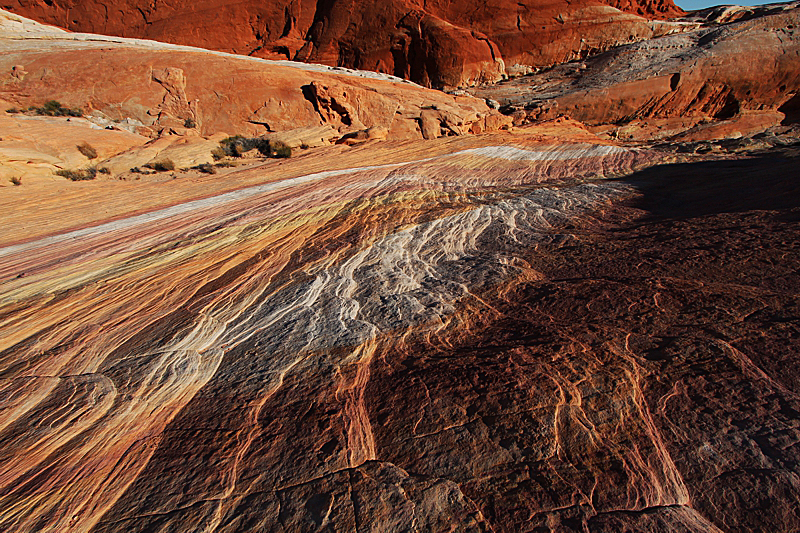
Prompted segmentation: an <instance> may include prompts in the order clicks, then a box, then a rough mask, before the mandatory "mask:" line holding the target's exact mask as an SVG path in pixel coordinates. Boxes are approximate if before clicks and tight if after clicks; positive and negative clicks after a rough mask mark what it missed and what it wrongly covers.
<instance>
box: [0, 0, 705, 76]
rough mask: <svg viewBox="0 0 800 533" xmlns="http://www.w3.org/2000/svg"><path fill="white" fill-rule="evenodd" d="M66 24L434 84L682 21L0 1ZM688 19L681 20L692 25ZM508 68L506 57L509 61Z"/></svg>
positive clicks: (560, 7)
mask: <svg viewBox="0 0 800 533" xmlns="http://www.w3.org/2000/svg"><path fill="white" fill-rule="evenodd" d="M3 8H4V9H8V10H10V11H13V12H14V13H17V14H20V15H23V16H26V17H31V18H33V19H35V20H38V21H41V22H46V23H48V24H53V25H56V26H60V27H63V28H67V29H69V30H72V31H79V32H90V33H99V34H105V35H117V36H123V37H136V38H145V39H153V40H157V41H162V42H169V43H176V44H186V45H192V46H198V47H202V48H210V49H214V50H221V51H226V52H234V53H237V54H244V55H251V56H255V57H264V58H271V59H292V60H298V61H306V62H313V63H322V64H326V65H332V66H343V67H349V68H358V69H366V70H373V71H377V72H385V73H389V74H394V75H396V76H399V77H403V78H408V79H411V80H413V81H415V82H418V83H421V84H423V85H428V86H433V87H458V86H462V85H472V84H475V83H480V82H485V81H497V80H499V79H501V78H502V77H503V76H504V75H505V74H506V68H507V67H508V68H509V70H510V71H511V72H516V71H519V70H520V67H521V66H545V65H552V64H555V63H558V62H562V61H566V60H569V59H572V58H574V57H581V56H583V55H586V54H588V53H590V52H597V51H599V50H605V49H608V48H610V47H613V46H616V45H618V44H620V43H626V42H633V41H637V40H641V39H647V38H650V37H653V36H655V35H663V34H665V33H670V32H673V31H679V30H681V29H682V28H683V27H684V26H685V25H686V24H690V23H683V24H680V23H670V22H663V21H661V20H660V19H664V18H665V17H668V16H675V15H679V14H681V13H682V11H681V10H680V9H679V8H677V7H676V6H675V5H674V4H673V2H672V0H608V1H607V2H603V1H602V0H582V1H581V2H571V1H568V0H554V1H553V0H519V1H515V2H510V1H506V0H494V1H492V2H483V1H475V0H437V1H435V2H429V1H425V2H420V1H417V0H388V1H385V2H378V3H373V2H364V1H360V2H356V1H343V0H324V1H317V0H314V1H311V0H292V1H289V0H268V1H253V0H246V1H244V2H226V1H220V0H201V1H199V2H186V1H179V2H150V1H149V0H124V1H120V2H115V3H114V5H113V8H111V7H109V6H108V5H107V4H106V3H104V2H101V1H99V0H78V1H74V0H52V1H47V2H41V1H39V0H8V1H7V2H5V3H4V4H3ZM690 25H691V24H690ZM512 67H513V68H512Z"/></svg>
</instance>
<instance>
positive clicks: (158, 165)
mask: <svg viewBox="0 0 800 533" xmlns="http://www.w3.org/2000/svg"><path fill="white" fill-rule="evenodd" d="M145 168H152V169H153V170H155V171H156V172H168V171H170V170H175V163H174V162H173V161H172V159H162V160H161V161H154V162H152V163H147V164H146V165H145Z"/></svg>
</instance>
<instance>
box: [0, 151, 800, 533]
mask: <svg viewBox="0 0 800 533" xmlns="http://www.w3.org/2000/svg"><path fill="white" fill-rule="evenodd" d="M461 139H462V140H459V142H457V143H453V142H451V143H450V144H445V143H442V142H441V141H436V142H437V143H439V144H438V145H437V146H438V152H432V151H430V150H429V151H428V152H427V154H425V152H424V151H423V152H421V153H417V155H416V156H414V157H409V158H407V159H406V160H405V161H403V160H400V161H398V160H397V159H396V155H394V156H392V157H387V156H386V155H385V154H386V152H381V151H380V150H374V151H372V152H371V153H372V160H371V161H370V163H371V165H370V166H358V167H347V168H341V169H338V170H336V169H330V170H323V171H316V172H311V173H308V172H302V171H298V170H297V169H302V168H305V167H304V165H306V164H307V163H306V162H304V161H303V160H302V158H299V159H297V160H292V161H290V162H288V163H286V164H284V165H282V166H275V164H274V163H268V164H265V165H263V166H262V167H259V168H256V169H251V170H244V171H242V172H241V173H242V174H244V175H246V176H249V177H250V178H251V179H254V180H255V181H256V182H255V183H252V184H250V185H248V186H244V187H240V188H235V189H232V190H231V189H230V188H229V189H228V190H218V191H217V192H215V193H213V194H206V195H204V196H202V197H200V198H194V199H191V200H189V201H181V202H176V203H172V204H169V205H165V206H162V207H159V208H157V209H149V210H146V211H145V212H143V213H140V214H133V215H126V216H117V217H116V218H113V219H111V220H105V221H103V222H102V223H97V222H95V223H91V224H86V225H84V226H82V227H73V228H72V229H70V230H68V231H64V230H61V231H57V232H52V233H50V234H49V235H38V236H35V237H33V238H28V239H27V240H22V241H21V242H17V243H16V244H9V245H6V246H4V247H3V248H0V279H2V280H3V281H2V285H1V286H0V321H2V322H0V324H1V325H0V327H1V328H2V330H3V332H4V334H3V336H2V339H1V340H0V391H2V392H0V394H2V395H3V396H2V397H3V402H2V410H0V450H2V451H1V452H0V464H2V468H0V472H2V474H0V509H2V511H0V528H2V529H4V530H14V531H93V532H98V533H99V532H112V531H127V532H130V531H207V532H211V531H219V532H223V531H224V532H232V531H287V530H290V531H318V530H334V531H367V530H372V531H433V530H457V531H504V532H505V531H508V532H512V531H514V532H519V531H540V530H543V529H550V530H553V529H556V530H562V531H587V530H588V531H608V530H637V531H640V530H644V531H689V532H701V531H712V532H713V531H725V530H731V529H736V528H738V527H743V528H749V529H764V530H766V529H769V530H772V531H790V530H791V528H792V524H797V523H798V520H800V516H798V515H797V508H796V505H794V502H796V500H797V497H798V495H800V494H798V491H797V481H796V480H797V476H798V475H800V472H798V468H797V461H796V456H797V444H798V442H800V429H799V428H798V416H797V413H798V409H800V403H799V402H798V397H797V391H798V381H797V378H798V376H797V375H796V372H793V371H791V370H789V371H782V370H781V369H782V368H789V369H790V368H794V366H792V365H791V364H789V363H791V362H792V361H793V357H794V355H793V354H795V353H797V351H796V348H797V346H796V344H797V338H798V336H797V335H796V333H797V331H798V328H800V317H798V315H797V308H798V307H797V300H798V297H800V295H798V294H797V286H798V281H800V280H797V279H796V278H797V271H798V269H797V267H798V264H800V249H798V247H797V246H796V244H795V243H796V242H798V241H797V239H795V238H793V236H795V235H797V232H798V229H800V228H798V224H797V217H796V212H795V211H796V210H797V208H799V207H800V206H798V205H797V201H796V200H797V198H800V195H798V194H795V193H796V192H797V191H796V185H795V181H786V180H782V179H778V178H776V176H778V175H781V176H784V175H786V173H791V172H793V173H794V174H792V175H794V176H796V174H797V170H796V169H797V167H796V164H795V163H796V161H794V160H778V161H777V163H773V165H772V166H771V168H770V174H769V176H763V175H760V174H758V171H757V170H756V169H757V168H759V167H758V166H757V163H755V164H754V163H752V162H750V163H748V162H745V163H743V164H742V165H744V166H739V167H736V166H731V164H730V163H728V164H726V165H722V167H721V168H722V171H720V170H719V169H715V168H714V167H708V164H707V165H706V167H700V168H695V167H693V166H691V165H689V166H684V167H678V168H673V167H672V166H669V165H666V166H661V167H656V168H650V169H649V170H644V171H642V172H640V173H639V174H637V175H636V176H635V177H633V178H630V179H627V180H598V179H597V178H599V177H613V176H625V175H629V174H631V173H632V172H634V171H636V170H638V169H642V168H645V167H652V165H654V164H656V163H658V162H659V161H660V160H661V159H662V158H663V155H661V154H658V153H656V152H651V151H643V150H632V149H626V148H622V147H619V146H615V145H603V144H597V143H587V142H567V141H561V142H558V143H554V142H553V140H552V139H551V140H550V141H546V140H541V139H540V140H537V139H535V138H533V137H527V138H526V137H522V136H521V137H518V138H517V140H516V141H512V142H506V143H503V144H491V140H492V138H490V137H486V138H482V139H481V138H472V139H471V140H470V139H467V140H470V142H469V143H467V142H465V141H464V140H463V139H465V138H461ZM356 153H366V152H356ZM404 153H407V154H410V153H412V152H404ZM381 154H384V155H381ZM711 165H713V164H711ZM761 168H763V162H762V167H761ZM293 169H295V170H293ZM697 173H702V175H703V176H716V178H715V180H716V181H713V182H708V181H707V180H706V181H704V182H703V184H702V187H700V188H697V187H694V186H693V185H692V183H691V178H692V176H696V175H697ZM754 175H759V176H761V177H762V178H765V179H764V180H759V179H752V177H753V176H754ZM676 177H682V178H683V181H681V180H680V179H677V178H676ZM207 179H209V180H210V179H212V178H207ZM234 179H235V177H232V178H231V180H232V181H231V183H233V180H234ZM242 179H244V178H242ZM174 183H175V184H174V185H172V187H173V188H181V187H186V188H189V187H193V186H195V185H193V184H191V183H185V184H181V183H179V182H174ZM91 186H93V184H88V185H87V187H91ZM217 186H219V185H217ZM153 187H154V186H153ZM676 187H677V189H676ZM726 187H727V188H730V190H732V191H735V194H730V195H728V196H727V197H726V196H723V195H721V194H720V190H723V189H724V188H726ZM793 187H794V188H793ZM676 190H680V191H682V195H683V196H681V197H678V198H677V199H675V200H670V198H671V197H672V196H673V194H674V191H676ZM150 196H152V195H150ZM776 199H782V200H780V201H778V200H776ZM764 206H771V209H773V211H764ZM65 209H66V208H65ZM774 210H777V211H774ZM647 217H649V218H647ZM29 235H35V233H29ZM723 243H724V246H723ZM766 498H769V505H770V509H771V512H769V513H752V512H750V511H748V510H750V509H753V508H757V507H758V506H759V505H767V503H766Z"/></svg>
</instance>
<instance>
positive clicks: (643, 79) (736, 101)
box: [472, 2, 800, 140]
mask: <svg viewBox="0 0 800 533" xmlns="http://www.w3.org/2000/svg"><path fill="white" fill-rule="evenodd" d="M798 6H800V4H798V3H797V2H795V3H789V4H784V5H780V6H776V7H772V8H765V9H763V10H761V11H758V10H757V11H756V12H755V13H753V12H750V15H751V17H750V18H749V19H748V20H746V21H742V22H733V23H729V24H724V25H721V26H719V27H716V28H709V29H702V30H696V31H692V32H687V33H682V34H680V35H671V36H666V37H661V38H658V39H652V40H649V41H644V42H641V43H637V44H633V45H629V46H623V47H620V48H617V49H615V50H613V51H610V52H607V53H605V54H602V55H600V56H597V57H594V58H591V59H588V60H586V61H582V62H572V63H567V64H564V65H559V66H558V67H555V68H553V69H550V70H548V71H545V72H542V73H539V74H535V75H532V76H527V77H524V78H520V79H517V80H512V81H509V82H507V83H504V84H500V85H497V86H493V87H486V88H482V89H476V90H473V91H472V92H473V94H476V95H478V96H482V97H485V98H492V99H494V100H496V101H498V102H499V103H500V104H501V105H505V106H508V108H507V109H506V112H507V113H509V114H512V115H513V116H514V117H515V121H516V123H518V124H521V123H525V122H526V121H531V120H534V121H535V120H541V119H547V118H553V117H556V116H559V115H566V116H569V117H571V118H573V119H576V120H579V121H582V122H584V123H586V124H588V125H593V126H602V125H613V128H601V129H606V130H610V131H613V133H614V134H615V135H618V136H619V137H620V138H624V139H631V140H647V139H653V138H667V137H672V136H676V135H678V134H684V137H683V138H684V139H685V138H696V139H699V138H704V139H713V138H723V137H726V136H742V135H747V134H750V133H753V132H756V131H761V130H764V129H767V128H769V127H771V126H775V125H777V124H780V123H781V122H784V121H785V122H787V123H788V122H790V121H792V120H794V119H793V116H794V115H793V114H795V113H796V111H795V107H796V104H795V103H793V102H794V101H795V100H793V99H796V97H797V96H796V95H797V94H800V60H798V57H799V56H800V34H798V30H797V28H798V26H800V7H798ZM619 126H622V127H619Z"/></svg>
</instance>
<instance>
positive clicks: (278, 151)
mask: <svg viewBox="0 0 800 533" xmlns="http://www.w3.org/2000/svg"><path fill="white" fill-rule="evenodd" d="M271 149H272V150H273V152H272V154H271V155H270V157H292V149H291V148H290V147H289V146H288V145H287V144H286V143H283V142H281V141H274V142H272V143H271Z"/></svg>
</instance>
